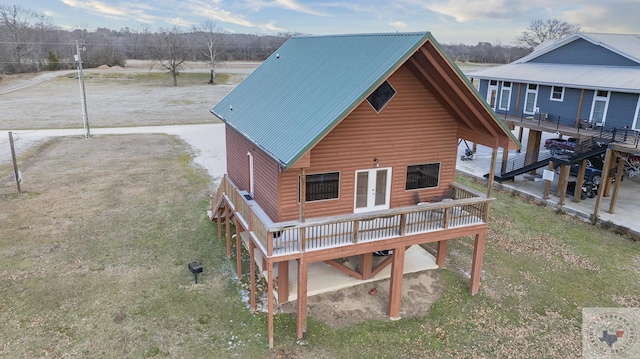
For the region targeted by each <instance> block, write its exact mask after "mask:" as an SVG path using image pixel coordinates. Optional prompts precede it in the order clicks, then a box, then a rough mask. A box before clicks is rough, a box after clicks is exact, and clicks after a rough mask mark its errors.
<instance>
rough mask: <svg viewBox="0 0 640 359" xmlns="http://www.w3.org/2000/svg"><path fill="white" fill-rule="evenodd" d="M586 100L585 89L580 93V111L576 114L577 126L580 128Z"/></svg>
mask: <svg viewBox="0 0 640 359" xmlns="http://www.w3.org/2000/svg"><path fill="white" fill-rule="evenodd" d="M583 101H584V89H582V92H581V93H580V102H579V103H578V113H577V114H576V128H580V126H581V124H580V117H581V115H582V102H583Z"/></svg>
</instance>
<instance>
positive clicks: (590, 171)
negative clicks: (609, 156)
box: [555, 164, 602, 186]
mask: <svg viewBox="0 0 640 359" xmlns="http://www.w3.org/2000/svg"><path fill="white" fill-rule="evenodd" d="M555 170H556V174H560V165H556V166H555ZM579 170H580V165H579V164H574V165H572V166H571V169H570V170H569V174H570V175H572V176H574V177H576V176H578V171H579ZM601 180H602V170H601V169H598V168H595V167H591V166H588V165H587V168H586V169H585V171H584V182H591V183H593V184H595V185H596V186H599V185H600V181H601Z"/></svg>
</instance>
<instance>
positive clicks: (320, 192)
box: [305, 172, 340, 202]
mask: <svg viewBox="0 0 640 359" xmlns="http://www.w3.org/2000/svg"><path fill="white" fill-rule="evenodd" d="M306 186H307V193H306V196H305V201H307V202H311V201H322V200H325V199H336V198H338V189H339V188H340V172H329V173H316V174H312V175H306Z"/></svg>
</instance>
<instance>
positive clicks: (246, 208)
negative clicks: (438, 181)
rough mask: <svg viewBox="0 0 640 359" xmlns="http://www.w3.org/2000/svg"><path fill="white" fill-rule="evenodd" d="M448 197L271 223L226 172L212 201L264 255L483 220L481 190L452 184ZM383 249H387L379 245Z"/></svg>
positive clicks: (484, 205)
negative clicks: (226, 211) (224, 207)
mask: <svg viewBox="0 0 640 359" xmlns="http://www.w3.org/2000/svg"><path fill="white" fill-rule="evenodd" d="M451 193H452V197H453V198H452V199H451V200H449V201H442V202H435V203H420V204H418V205H414V206H408V207H401V208H393V209H388V210H383V211H375V212H368V213H365V214H349V215H341V216H334V217H324V218H313V219H308V220H306V221H305V222H297V221H296V222H272V221H271V220H270V219H269V218H268V217H267V216H266V215H265V214H264V212H263V211H262V209H261V208H260V206H259V205H258V204H257V203H256V202H255V201H253V200H251V199H249V198H250V196H247V195H248V193H246V192H245V191H241V190H239V189H238V188H237V187H236V186H235V185H234V184H233V183H232V182H231V180H229V179H228V178H227V177H226V176H225V177H224V179H223V181H222V184H221V185H220V190H219V191H218V193H217V195H216V197H214V199H213V201H212V211H213V213H217V215H214V216H215V217H216V218H221V217H222V216H223V215H222V213H221V209H222V206H221V204H222V200H223V199H224V201H225V202H226V203H228V204H229V205H230V207H231V208H232V211H233V212H234V213H235V215H236V219H237V221H239V222H240V224H241V225H242V226H243V227H244V228H246V229H248V231H249V232H251V235H252V236H253V237H255V238H256V239H257V243H258V245H259V247H260V249H261V251H262V252H264V253H265V254H266V256H267V257H277V256H286V255H289V256H292V255H293V256H295V255H296V254H300V253H302V252H309V251H317V250H324V249H330V248H333V249H335V250H336V251H339V250H340V247H344V246H351V245H355V244H362V243H366V242H375V241H381V240H386V239H391V238H398V237H402V236H408V235H415V234H423V233H429V232H436V231H443V230H448V229H453V228H458V227H464V226H470V225H477V224H483V223H486V218H487V213H488V207H489V203H490V202H492V201H493V200H494V199H493V198H486V196H485V195H484V194H483V193H480V192H477V191H475V190H473V189H470V188H467V187H464V186H462V185H459V184H452V185H451ZM382 249H386V248H382Z"/></svg>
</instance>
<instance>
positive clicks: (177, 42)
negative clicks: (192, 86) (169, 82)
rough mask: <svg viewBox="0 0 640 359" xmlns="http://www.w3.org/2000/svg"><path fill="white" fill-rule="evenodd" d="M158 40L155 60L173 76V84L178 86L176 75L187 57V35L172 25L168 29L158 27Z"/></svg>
mask: <svg viewBox="0 0 640 359" xmlns="http://www.w3.org/2000/svg"><path fill="white" fill-rule="evenodd" d="M158 40H159V43H158V44H157V45H156V56H155V60H156V61H158V63H159V64H160V66H161V67H162V68H164V69H166V70H167V71H168V72H169V73H170V74H171V76H173V86H178V75H179V74H180V70H181V69H182V68H183V67H184V62H185V61H186V60H187V58H188V57H189V46H188V43H187V37H186V36H184V34H183V33H182V32H181V31H180V30H179V29H178V27H176V26H174V27H173V28H171V29H170V30H163V29H160V34H159V36H158Z"/></svg>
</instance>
